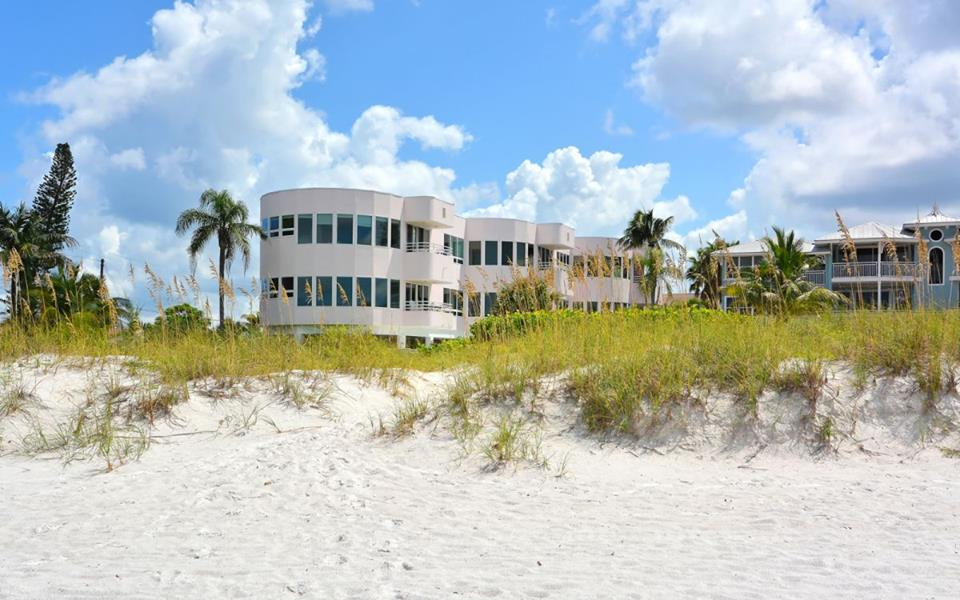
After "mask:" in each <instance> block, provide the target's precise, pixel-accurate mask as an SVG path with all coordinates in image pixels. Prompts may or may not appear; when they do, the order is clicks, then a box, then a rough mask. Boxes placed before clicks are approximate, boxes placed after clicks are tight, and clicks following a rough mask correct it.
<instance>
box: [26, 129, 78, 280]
mask: <svg viewBox="0 0 960 600" xmlns="http://www.w3.org/2000/svg"><path fill="white" fill-rule="evenodd" d="M76 196H77V171H76V169H74V166H73V153H71V152H70V145H69V144H57V148H56V150H54V152H53V162H52V163H51V164H50V170H49V171H48V172H47V174H46V175H44V176H43V181H42V182H41V183H40V187H39V188H37V195H36V196H35V197H34V199H33V213H34V215H35V216H36V219H37V223H38V227H39V229H40V232H41V234H42V235H43V236H44V238H45V239H46V240H47V247H46V249H47V250H48V251H49V252H51V253H56V252H59V251H60V250H62V249H63V248H64V247H65V246H68V245H73V242H72V240H71V238H70V236H69V232H70V210H71V209H72V208H73V201H74V199H75V198H76ZM54 266H55V264H54V263H52V262H48V263H46V264H45V265H44V268H45V269H49V268H52V267H54Z"/></svg>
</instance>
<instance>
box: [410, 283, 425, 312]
mask: <svg viewBox="0 0 960 600" xmlns="http://www.w3.org/2000/svg"><path fill="white" fill-rule="evenodd" d="M405 296H406V302H407V304H406V308H407V310H422V309H423V306H424V305H425V304H426V303H428V302H429V301H430V288H429V287H427V286H425V285H422V284H419V283H409V282H408V283H407V286H406V292H405Z"/></svg>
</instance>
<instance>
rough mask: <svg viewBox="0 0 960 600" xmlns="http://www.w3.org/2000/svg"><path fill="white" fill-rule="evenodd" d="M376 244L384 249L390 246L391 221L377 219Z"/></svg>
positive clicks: (381, 218)
mask: <svg viewBox="0 0 960 600" xmlns="http://www.w3.org/2000/svg"><path fill="white" fill-rule="evenodd" d="M375 239H376V244H377V245H378V246H380V247H382V248H386V247H387V246H389V245H390V220H389V219H387V218H386V217H377V230H376V238H375Z"/></svg>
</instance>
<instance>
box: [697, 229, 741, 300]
mask: <svg viewBox="0 0 960 600" xmlns="http://www.w3.org/2000/svg"><path fill="white" fill-rule="evenodd" d="M738 243H739V242H736V241H734V242H727V241H725V240H722V239H717V240H714V241H713V242H710V243H709V244H707V245H706V246H702V247H700V248H699V249H697V253H696V255H695V256H694V257H693V258H692V259H691V260H690V266H689V267H687V272H686V276H687V279H688V280H689V281H690V292H691V293H692V294H696V296H697V298H698V299H699V300H700V301H701V302H702V303H703V305H704V306H706V307H709V308H720V301H721V299H722V297H723V269H724V265H723V262H722V261H723V259H722V257H721V256H718V255H717V251H719V250H722V249H724V248H728V247H730V246H736V245H737V244H738Z"/></svg>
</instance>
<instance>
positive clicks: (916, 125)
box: [0, 0, 960, 308]
mask: <svg viewBox="0 0 960 600" xmlns="http://www.w3.org/2000/svg"><path fill="white" fill-rule="evenodd" d="M5 9H6V13H7V18H5V19H4V20H3V21H2V22H0V105H2V109H0V203H2V204H4V205H11V204H16V203H19V202H27V203H29V202H30V201H31V199H32V197H33V194H34V192H35V190H36V187H37V184H38V183H39V181H40V179H41V178H42V176H43V174H44V172H46V170H47V168H48V167H49V161H50V157H51V154H52V150H53V148H54V147H55V146H56V144H57V143H58V142H63V141H66V142H69V143H70V145H71V147H72V149H73V151H74V155H75V158H76V162H77V169H78V175H79V188H78V198H77V202H76V207H75V210H74V215H73V222H72V226H71V227H72V228H71V232H72V234H73V236H74V237H75V238H77V240H78V241H79V242H80V243H79V246H78V248H76V249H75V251H74V254H75V256H74V258H76V259H78V260H82V261H83V262H84V264H85V265H86V266H87V267H88V268H93V267H94V266H95V265H96V263H97V262H98V261H99V259H100V258H105V259H106V260H107V265H108V282H109V283H110V287H111V290H113V291H114V292H115V293H117V294H118V295H120V294H124V295H129V296H131V297H133V298H134V300H135V302H136V303H137V304H140V305H149V304H150V302H149V300H147V299H146V296H145V292H144V291H143V290H142V289H140V288H143V286H142V285H138V284H137V282H136V281H135V280H134V281H131V280H130V279H129V278H128V277H127V273H128V270H129V267H130V266H131V265H132V266H134V267H135V268H137V269H142V267H143V265H144V264H149V265H150V266H151V268H153V270H155V271H156V272H157V273H159V274H160V275H161V276H163V277H165V278H169V277H172V276H173V275H181V276H182V275H183V274H186V273H188V272H189V269H190V266H189V261H188V260H187V256H186V252H185V245H186V240H185V239H183V238H178V237H177V236H176V235H175V234H174V231H173V225H174V221H175V219H176V216H177V214H178V213H179V212H180V211H181V210H183V209H184V208H187V207H190V206H194V205H195V204H196V202H197V199H198V198H199V196H200V194H201V192H202V191H203V190H204V189H206V188H210V187H213V188H217V189H228V190H230V191H231V192H232V193H233V194H234V196H235V197H237V198H239V199H241V200H243V201H244V202H246V203H247V204H248V205H249V207H250V209H251V213H252V218H256V217H257V216H258V211H259V197H260V196H261V195H262V194H263V193H265V192H267V191H270V190H275V189H285V188H291V187H300V186H349V187H362V188H368V189H370V188H372V189H379V190H382V191H387V192H393V193H398V194H410V195H421V194H433V195H437V196H439V197H441V198H444V199H448V200H452V201H454V202H456V203H457V205H458V207H459V211H460V212H461V213H465V214H468V215H470V214H474V215H496V216H507V217H516V218H523V219H529V220H537V221H563V222H566V223H568V224H570V225H574V226H575V227H576V228H577V231H578V233H580V234H582V235H617V234H619V233H620V232H621V231H622V229H623V227H624V225H625V224H626V222H627V220H628V219H629V217H630V215H631V214H632V213H633V212H634V211H636V210H638V209H641V208H643V209H650V208H652V209H653V210H654V211H655V212H656V213H657V214H658V215H659V216H673V217H674V219H675V221H674V229H673V231H674V236H675V237H676V239H678V240H680V241H682V242H684V243H685V244H687V245H688V246H689V247H691V248H694V247H696V246H697V245H699V244H700V243H701V242H703V241H704V240H706V241H709V240H711V239H713V237H714V232H716V233H717V234H719V235H722V236H724V237H725V238H727V239H728V240H748V239H753V238H757V237H761V236H763V235H765V234H766V233H768V232H769V231H770V228H771V227H772V226H773V225H781V226H786V227H788V228H792V229H795V230H796V231H797V232H798V234H799V235H801V236H805V237H806V238H808V239H810V238H815V237H817V236H818V235H820V234H822V233H826V232H830V231H834V230H835V229H836V217H835V211H836V212H838V213H839V214H841V215H842V217H843V218H844V220H845V221H846V222H847V224H848V225H853V224H857V223H861V222H866V221H879V222H886V223H890V224H900V223H902V222H904V221H905V220H907V219H908V218H910V217H913V216H916V215H917V214H918V213H921V214H924V213H926V212H928V211H929V210H930V207H931V206H932V205H933V204H934V203H938V204H939V205H940V207H941V208H942V209H943V210H944V211H945V212H948V213H949V212H951V211H952V212H953V213H954V214H960V33H957V32H960V2H955V1H953V0H916V1H910V2H908V1H906V0H777V1H772V0H771V1H764V0H726V1H724V2H716V1H715V0H583V1H561V0H544V1H538V0H524V1H522V2H518V1H516V0H510V1H507V0H485V1H483V2H473V1H467V0H462V1H450V0H315V1H314V2H312V3H311V2H308V1H307V0H193V1H190V2H188V1H182V2H173V1H172V0H138V1H137V2H129V1H126V0H100V1H98V2H96V3H79V2H63V1H62V0H61V1H54V0H32V1H31V2H29V3H27V2H18V3H10V4H9V5H8V6H6V7H5ZM211 250H212V248H211ZM202 263H203V261H201V264H202ZM256 264H257V261H256V257H254V262H253V267H252V268H251V269H250V270H249V271H248V272H247V273H246V276H247V277H249V276H251V275H255V274H256V272H257V269H256ZM232 275H233V276H234V278H235V279H240V278H242V277H244V273H243V272H242V270H241V268H240V266H239V265H236V266H235V267H234V269H233V271H232ZM204 285H205V289H206V290H207V291H208V292H214V291H215V287H214V284H213V282H212V281H208V282H206V283H205V284H204ZM144 307H145V308H148V307H147V306H144Z"/></svg>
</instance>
